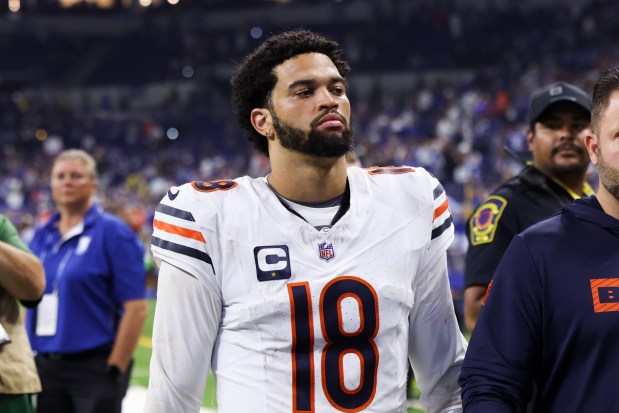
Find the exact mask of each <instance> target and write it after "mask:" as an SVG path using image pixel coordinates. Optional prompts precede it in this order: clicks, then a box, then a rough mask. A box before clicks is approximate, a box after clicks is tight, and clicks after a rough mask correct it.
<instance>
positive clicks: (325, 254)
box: [318, 241, 335, 261]
mask: <svg viewBox="0 0 619 413" xmlns="http://www.w3.org/2000/svg"><path fill="white" fill-rule="evenodd" d="M318 252H320V259H321V260H325V261H329V260H330V259H331V258H333V257H335V252H333V244H332V243H329V244H327V242H326V241H325V242H323V243H321V244H318Z"/></svg>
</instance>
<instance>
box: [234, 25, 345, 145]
mask: <svg viewBox="0 0 619 413" xmlns="http://www.w3.org/2000/svg"><path fill="white" fill-rule="evenodd" d="M305 53H321V54H324V55H326V56H328V57H329V58H330V59H331V61H332V62H333V64H334V65H335V67H336V68H337V70H338V72H339V73H340V75H341V76H342V77H346V75H347V74H348V72H349V71H350V66H349V65H348V63H347V62H346V61H345V60H344V59H343V58H342V51H341V50H340V45H339V44H338V43H337V42H335V41H333V40H330V39H327V38H326V37H323V36H321V35H319V34H316V33H313V32H311V31H309V30H304V29H298V30H293V31H288V32H284V33H280V34H277V35H274V36H272V37H270V38H269V39H267V40H266V41H264V42H263V43H262V44H261V45H260V46H258V48H256V50H254V51H253V52H252V53H250V54H249V55H247V56H246V57H245V59H243V61H242V62H241V64H240V65H239V66H238V68H237V70H236V73H235V74H234V75H233V76H232V80H231V81H230V84H231V85H232V102H233V104H234V105H235V106H236V117H237V122H238V124H239V126H240V127H241V128H242V129H244V130H245V133H246V135H247V139H248V140H249V141H250V142H252V143H253V144H254V146H255V147H256V148H257V149H258V150H259V151H260V152H262V153H264V154H265V155H267V156H268V155H269V149H268V144H267V139H266V138H265V137H264V136H262V135H260V134H259V133H258V132H257V131H256V130H255V129H254V127H253V126H252V124H251V120H250V114H251V111H252V110H253V109H255V108H265V107H268V106H269V98H270V96H271V92H272V91H273V88H274V87H275V84H276V83H277V77H276V76H275V74H274V73H273V69H274V68H275V67H276V66H278V65H280V64H281V63H283V62H285V61H286V60H288V59H291V58H293V57H295V56H298V55H301V54H305Z"/></svg>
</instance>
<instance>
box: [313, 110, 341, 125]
mask: <svg viewBox="0 0 619 413" xmlns="http://www.w3.org/2000/svg"><path fill="white" fill-rule="evenodd" d="M318 125H322V126H324V127H326V128H339V127H342V126H344V118H343V117H342V116H341V115H338V114H337V113H329V114H328V115H325V116H323V117H322V118H321V119H320V121H318Z"/></svg>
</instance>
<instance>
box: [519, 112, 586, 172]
mask: <svg viewBox="0 0 619 413" xmlns="http://www.w3.org/2000/svg"><path fill="white" fill-rule="evenodd" d="M590 132H591V129H590V114H589V112H588V111H587V110H585V109H584V108H582V107H580V106H578V105H577V104H575V103H571V102H565V101H562V102H557V103H555V104H553V105H552V106H550V107H549V108H548V109H546V110H545V111H544V112H543V113H542V115H541V116H540V117H539V118H538V119H537V121H536V122H535V125H534V128H533V130H532V131H530V132H529V133H528V135H527V141H528V144H529V150H530V151H531V152H532V154H533V163H534V164H535V166H536V167H537V168H538V169H540V170H541V171H542V172H544V173H545V174H546V175H548V176H551V177H555V178H558V179H561V178H562V177H566V176H570V175H571V176H573V175H584V174H585V172H586V171H587V167H588V165H589V162H590V160H589V154H588V153H587V150H586V148H585V146H584V139H585V136H586V135H587V133H590Z"/></svg>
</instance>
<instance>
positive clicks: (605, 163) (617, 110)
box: [592, 91, 619, 200]
mask: <svg viewBox="0 0 619 413" xmlns="http://www.w3.org/2000/svg"><path fill="white" fill-rule="evenodd" d="M599 123H600V130H599V136H598V140H597V143H598V145H597V149H596V151H595V156H592V160H593V163H594V164H596V165H597V167H598V175H599V178H600V183H601V184H602V185H603V186H604V188H606V190H607V191H608V192H609V193H610V194H611V195H612V196H613V197H615V199H617V200H619V91H615V92H614V93H613V94H612V95H611V96H610V100H609V104H608V108H607V109H606V111H605V112H604V115H603V117H602V118H601V119H600V122H599Z"/></svg>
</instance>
